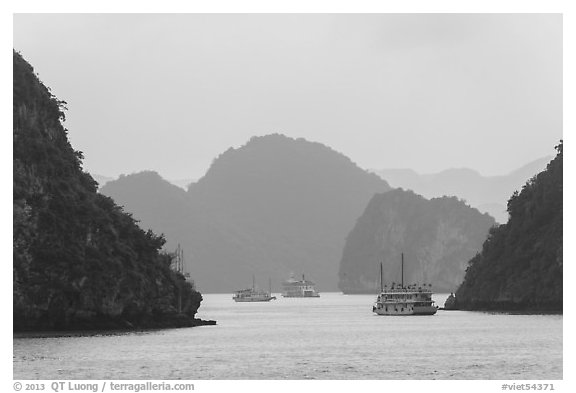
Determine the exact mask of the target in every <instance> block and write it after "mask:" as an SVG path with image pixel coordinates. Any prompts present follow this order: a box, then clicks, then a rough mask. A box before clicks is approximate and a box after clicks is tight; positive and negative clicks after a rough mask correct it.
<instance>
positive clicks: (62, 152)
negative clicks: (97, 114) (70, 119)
mask: <svg viewBox="0 0 576 393" xmlns="http://www.w3.org/2000/svg"><path fill="white" fill-rule="evenodd" d="M13 73H14V74H13V99H14V100H13V116H14V117H13V118H14V120H13V193H14V204H13V305H14V314H13V317H14V329H15V330H41V329H42V330H55V329H98V328H126V327H167V326H189V325H194V324H195V323H196V320H195V319H194V316H195V313H196V311H197V309H198V307H199V306H200V302H201V300H202V297H201V295H200V293H198V292H196V291H195V290H194V289H193V288H192V287H191V285H190V284H188V283H187V282H186V281H185V280H184V277H183V276H182V275H181V274H179V273H176V272H174V271H173V270H172V269H170V263H171V259H172V257H171V255H169V254H165V253H162V252H160V250H161V248H162V246H163V244H164V242H165V240H164V238H163V237H162V236H156V235H155V234H154V233H153V232H151V231H147V232H145V231H143V230H142V229H140V228H139V227H138V225H137V224H136V222H135V220H134V219H133V218H132V217H131V216H130V215H129V214H126V213H124V212H123V211H122V209H121V208H120V207H118V206H117V205H116V204H115V203H114V202H113V200H112V199H111V198H109V197H106V196H104V195H100V194H98V193H97V192H96V190H97V183H96V182H95V181H94V180H93V179H92V177H91V176H90V175H89V174H87V173H85V172H83V171H82V158H83V157H82V153H81V152H78V151H75V150H74V149H73V148H72V146H71V145H70V143H69V141H68V138H67V134H66V129H65V128H64V127H63V125H62V123H63V121H64V110H65V107H64V105H65V102H63V101H59V100H58V99H56V97H54V96H53V95H52V94H51V93H50V90H49V89H48V88H47V87H46V86H44V85H43V84H42V83H41V82H40V81H39V79H38V78H37V76H36V75H35V74H34V70H33V68H32V66H31V65H30V64H28V63H27V62H26V61H25V60H24V59H23V58H22V57H21V55H20V54H18V53H16V52H14V54H13ZM178 308H180V310H178ZM179 311H181V312H179Z"/></svg>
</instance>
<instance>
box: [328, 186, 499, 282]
mask: <svg viewBox="0 0 576 393" xmlns="http://www.w3.org/2000/svg"><path fill="white" fill-rule="evenodd" d="M494 224H495V221H494V219H493V218H492V217H490V216H489V215H488V214H482V213H480V212H479V211H478V210H476V209H474V208H471V207H470V206H468V205H466V203H464V202H463V201H461V200H459V199H457V198H456V197H443V198H434V199H431V200H428V199H425V198H424V197H422V196H420V195H417V194H415V193H413V192H412V191H404V190H402V189H397V190H392V191H389V192H387V193H384V194H377V195H375V196H374V197H373V198H372V200H371V201H370V203H369V204H368V206H367V207H366V209H365V211H364V213H363V214H362V216H361V217H360V218H359V219H358V221H357V222H356V225H355V227H354V228H353V229H352V231H351V232H350V234H349V235H348V238H347V240H346V245H345V247H344V250H343V253H342V260H341V262H340V273H339V276H340V283H339V286H340V289H341V290H342V291H343V292H344V293H376V292H377V291H378V290H379V289H380V272H379V270H380V263H381V262H382V263H383V267H384V281H385V283H387V284H390V283H391V282H396V283H399V282H400V280H401V266H400V257H401V254H402V253H404V256H405V262H406V263H405V266H404V282H405V283H414V282H418V283H421V284H422V283H431V284H433V288H434V290H436V291H446V292H452V291H454V290H455V289H456V288H457V287H458V285H459V284H460V283H461V282H462V279H463V277H464V272H465V269H466V263H467V261H468V260H469V259H470V258H471V257H472V256H474V255H475V254H476V253H477V252H478V251H479V250H480V248H481V247H482V242H483V241H484V239H485V238H486V234H487V233H488V230H489V229H490V227H491V226H493V225H494Z"/></svg>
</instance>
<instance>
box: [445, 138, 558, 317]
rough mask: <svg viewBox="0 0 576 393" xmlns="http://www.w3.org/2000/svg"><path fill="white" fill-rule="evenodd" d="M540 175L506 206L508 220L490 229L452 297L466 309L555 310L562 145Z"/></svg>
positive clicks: (531, 180) (530, 181)
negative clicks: (478, 252) (479, 251)
mask: <svg viewBox="0 0 576 393" xmlns="http://www.w3.org/2000/svg"><path fill="white" fill-rule="evenodd" d="M556 149H557V155H556V157H555V158H554V159H553V160H552V161H551V162H550V163H549V164H548V166H547V167H546V170H544V171H543V172H541V173H539V174H538V175H536V176H534V177H533V178H532V179H530V180H529V181H528V182H527V183H526V184H525V185H524V187H523V188H522V191H521V192H520V193H518V192H516V193H514V194H513V195H512V197H511V198H510V200H509V201H508V213H509V214H510V220H509V221H508V223H507V224H505V225H500V226H499V227H496V228H493V229H492V230H491V231H490V234H489V236H488V238H487V239H486V241H485V242H484V244H483V246H482V251H481V253H480V254H478V255H476V256H475V257H474V258H472V259H471V260H470V262H469V267H468V269H467V270H466V276H465V279H464V282H463V283H462V285H461V286H460V288H459V289H458V291H457V293H456V299H457V303H458V306H459V307H460V308H462V309H467V310H481V309H490V310H536V311H561V310H562V305H563V300H562V294H563V286H562V277H563V262H562V248H563V246H562V233H563V231H562V224H563V196H562V191H563V163H562V160H563V144H562V143H560V145H558V146H557V147H556Z"/></svg>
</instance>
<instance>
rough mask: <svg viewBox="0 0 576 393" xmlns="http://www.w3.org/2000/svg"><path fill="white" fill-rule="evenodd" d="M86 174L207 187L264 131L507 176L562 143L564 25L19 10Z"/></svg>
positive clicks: (397, 164) (374, 160)
mask: <svg viewBox="0 0 576 393" xmlns="http://www.w3.org/2000/svg"><path fill="white" fill-rule="evenodd" d="M14 48H15V49H16V50H18V51H20V52H21V53H22V55H23V56H24V58H25V59H26V60H28V61H29V62H30V63H31V64H32V65H33V66H34V68H35V70H36V72H37V73H38V74H39V76H40V79H41V80H42V81H43V82H44V83H45V84H46V85H47V86H49V87H50V88H51V89H52V92H53V93H54V94H55V95H56V96H57V97H58V98H59V99H63V100H65V101H67V102H68V108H69V111H68V113H67V121H66V127H67V128H68V129H69V136H70V140H71V142H72V144H73V146H74V148H75V149H77V150H81V151H83V152H84V154H85V160H84V167H85V169H86V170H88V171H89V172H92V173H94V174H101V175H109V176H116V175H118V174H120V173H131V172H137V171H141V170H145V169H152V170H156V171H158V172H159V173H160V174H161V175H162V176H164V177H165V178H168V179H181V178H198V177H201V176H202V175H203V174H204V173H205V171H206V169H207V168H208V166H209V165H210V163H211V161H212V160H213V159H214V158H215V157H216V156H217V155H219V154H220V153H222V152H223V151H225V150H226V149H228V148H229V147H230V146H233V147H238V146H240V145H242V144H244V143H245V142H246V141H247V140H248V139H249V138H250V137H251V136H253V135H264V134H269V133H273V132H280V133H283V134H286V135H289V136H292V137H304V138H306V139H308V140H311V141H318V142H321V143H324V144H326V145H328V146H331V147H332V148H334V149H335V150H337V151H340V152H342V153H344V154H346V155H347V156H349V157H350V158H351V159H352V160H353V161H354V162H356V163H357V164H358V165H360V166H361V167H363V168H413V169H415V170H416V171H418V172H421V173H431V172H437V171H440V170H443V169H446V168H452V167H470V168H473V169H476V170H478V171H480V172H481V173H482V174H485V175H493V174H505V173H508V172H510V171H511V170H513V169H516V168H517V167H519V166H521V165H523V164H525V163H527V162H529V161H532V160H534V159H537V158H540V157H543V156H546V155H551V154H554V149H553V147H554V145H555V144H557V142H558V140H559V139H560V138H562V17H561V15H559V14H523V15H520V14H517V15H514V14H484V15H482V14H469V15H463V14H447V15H442V14H338V15H336V14H333V15H323V14H258V15H250V14H238V15H226V14H195V15H194V14H178V15H173V14H156V15H154V14H146V15H145V14H118V15H113V14H112V15H110V14H108V15H105V14H101V15H98V14H91V15H82V14H66V15H58V14H42V15H31V14H27V15H24V14H20V15H16V16H15V17H14Z"/></svg>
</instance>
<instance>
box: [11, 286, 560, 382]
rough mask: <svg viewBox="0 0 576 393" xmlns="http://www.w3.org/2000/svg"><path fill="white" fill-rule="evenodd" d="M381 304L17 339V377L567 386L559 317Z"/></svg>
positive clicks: (289, 306) (270, 310) (209, 308)
mask: <svg viewBox="0 0 576 393" xmlns="http://www.w3.org/2000/svg"><path fill="white" fill-rule="evenodd" d="M277 296H278V295H277ZM374 298H375V296H372V295H342V294H336V293H323V294H321V297H320V298H316V299H284V298H282V297H279V296H278V300H273V301H271V302H270V303H234V302H233V301H232V299H231V295H229V294H226V295H204V301H203V302H202V307H201V309H200V313H199V317H201V318H204V319H216V320H217V321H218V325H217V326H203V327H196V328H186V329H172V330H161V331H152V332H144V333H128V334H117V335H96V336H76V337H51V338H31V337H26V338H14V378H15V379H56V378H58V379H193V380H197V379H514V380H518V379H562V316H560V315H507V314H490V313H481V312H465V311H439V312H438V313H437V314H436V315H434V316H418V317H415V316H413V317H390V316H377V315H375V314H372V312H371V309H372V303H373V300H374ZM445 298H446V296H445V295H437V296H435V299H436V302H437V304H443V303H444V299H445Z"/></svg>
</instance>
